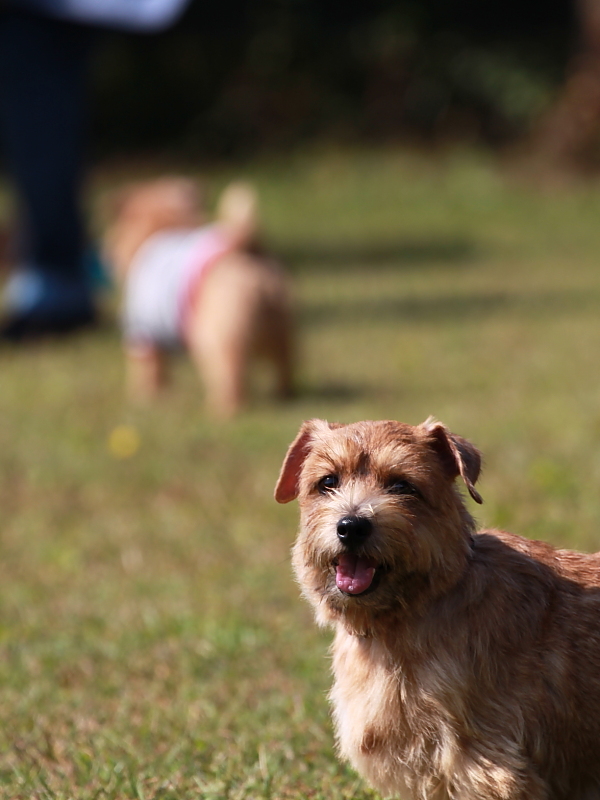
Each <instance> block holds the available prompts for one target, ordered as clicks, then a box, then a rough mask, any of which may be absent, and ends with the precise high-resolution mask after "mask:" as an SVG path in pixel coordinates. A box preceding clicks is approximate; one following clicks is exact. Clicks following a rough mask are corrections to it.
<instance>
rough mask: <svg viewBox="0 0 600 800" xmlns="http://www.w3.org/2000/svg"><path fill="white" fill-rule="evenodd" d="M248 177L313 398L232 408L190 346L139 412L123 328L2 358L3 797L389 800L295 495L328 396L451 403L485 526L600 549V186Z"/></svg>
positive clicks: (395, 161)
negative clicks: (333, 699) (285, 475)
mask: <svg viewBox="0 0 600 800" xmlns="http://www.w3.org/2000/svg"><path fill="white" fill-rule="evenodd" d="M248 175H249V177H251V178H252V179H253V180H254V181H255V182H256V183H257V185H258V187H259V189H260V192H261V196H262V198H263V204H264V217H265V226H266V229H267V232H268V234H269V237H270V240H271V242H272V244H273V246H274V248H275V249H276V250H277V251H278V252H279V253H280V254H281V257H282V259H283V260H284V261H285V262H286V263H287V264H288V265H289V269H290V271H291V272H292V274H293V276H294V281H295V287H296V295H297V312H298V320H299V326H300V337H301V367H300V375H299V384H300V390H301V392H300V395H299V397H298V399H297V400H295V401H294V402H292V403H291V404H289V405H287V406H285V407H278V406H276V405H274V404H272V403H271V402H270V401H268V400H267V399H265V398H264V397H263V398H262V400H260V401H258V402H256V403H255V405H254V406H253V407H252V408H250V409H249V411H248V412H247V413H246V414H244V415H243V416H241V417H240V418H239V419H238V420H236V421H234V422H232V423H229V424H226V425H222V424H220V425H217V424H214V423H213V422H211V421H210V420H209V419H207V417H206V416H205V414H204V412H203V409H202V402H201V393H200V391H199V389H198V385H197V380H196V377H195V375H194V374H193V372H192V370H191V368H190V366H189V365H188V364H187V363H186V362H185V361H184V360H182V361H181V362H179V363H178V364H177V365H176V370H175V372H176V375H175V382H174V385H173V387H172V388H171V389H170V391H169V393H168V394H167V395H165V396H164V397H163V398H161V399H160V400H159V401H158V402H157V403H156V404H155V405H154V406H153V407H151V408H147V409H141V410H140V409H137V410H136V409H132V408H130V407H129V406H128V405H127V404H126V402H125V401H124V399H123V392H122V379H123V375H122V359H121V354H120V345H119V338H118V335H117V333H116V332H115V330H114V329H113V328H112V327H111V326H107V327H106V328H105V329H103V330H102V331H99V332H95V333H90V334H86V335H82V336H81V337H78V338H75V339H72V340H69V341H68V342H64V343H60V344H50V343H45V344H39V345H36V346H32V347H28V348H24V349H23V350H18V351H17V350H10V349H3V350H2V351H0V419H1V420H2V423H1V425H0V476H1V477H0V521H1V523H0V536H1V539H0V541H1V548H2V549H1V557H0V681H1V692H0V711H1V714H0V720H1V726H0V797H2V798H11V800H15V799H16V798H23V799H24V800H25V799H27V800H30V799H31V798H40V799H41V798H44V799H46V798H61V800H66V799H67V798H78V799H79V798H82V799H85V800H88V798H89V799H90V800H91V798H147V799H148V798H164V799H165V800H166V799H167V798H172V800H184V799H186V798H205V799H206V800H221V799H222V798H231V800H242V799H243V800H263V799H264V800H266V799H267V798H272V799H273V800H285V799H286V798H297V799H298V800H299V799H300V798H314V800H318V799H320V798H323V799H325V798H327V800H341V799H342V798H348V799H349V798H352V800H366V799H367V798H375V797H376V795H375V794H374V793H372V792H371V791H370V790H369V789H368V788H367V787H366V786H364V785H363V784H362V783H361V782H360V780H359V779H358V778H357V777H356V776H355V775H354V774H353V773H352V771H351V770H349V769H346V768H345V767H344V766H342V765H340V764H338V762H337V761H336V758H335V755H334V750H333V741H332V732H331V727H330V723H329V718H328V710H327V701H326V691H327V686H328V684H329V676H328V657H327V647H328V641H329V637H328V635H327V634H325V633H321V632H319V631H317V629H316V628H315V626H314V625H313V623H312V620H311V616H310V613H309V611H308V609H307V608H306V607H305V605H304V604H303V602H302V601H301V600H300V599H299V597H298V589H297V587H296V586H295V584H294V582H293V580H292V577H291V571H290V563H289V549H290V545H291V543H292V539H293V536H294V531H295V528H296V524H297V509H296V508H295V507H294V504H291V505H290V506H278V505H277V504H276V503H275V502H274V501H273V500H272V491H273V486H274V483H275V480H276V477H277V473H278V470H279V467H280V464H281V461H282V458H283V455H284V453H285V449H286V447H287V445H288V443H289V442H290V441H291V439H292V438H293V436H294V435H295V433H296V431H297V428H298V426H299V424H300V422H301V421H302V420H303V419H305V418H307V417H311V416H322V417H325V418H327V419H330V420H340V421H352V420H356V419H361V418H389V417H391V418H396V419H401V420H404V421H406V422H411V423H418V422H421V421H422V420H423V419H425V417H427V416H428V415H429V414H433V415H435V416H436V417H438V418H439V419H441V420H442V421H444V422H445V423H446V424H447V425H448V426H449V427H450V428H451V429H452V430H454V431H456V432H458V433H461V434H462V435H464V436H466V437H467V438H469V439H471V440H473V441H474V442H476V443H477V444H478V445H479V446H480V447H481V449H482V450H483V452H484V455H485V459H486V466H485V471H484V473H483V476H482V479H481V481H480V483H479V485H478V488H479V489H480V491H481V493H482V495H483V497H484V500H485V504H484V506H483V507H481V508H479V507H477V508H474V509H473V510H474V513H475V514H476V516H477V518H478V519H479V520H480V522H481V523H482V524H485V525H498V526H503V527H506V528H508V529H510V530H514V531H515V532H518V533H521V534H524V535H527V536H531V537H534V538H545V539H549V540H551V541H553V542H555V543H559V544H561V545H567V546H574V547H580V548H584V549H597V548H600V492H599V488H600V187H599V186H587V187H586V186H579V187H571V188H570V189H568V190H563V191H561V192H556V193H540V192H536V191H534V190H532V189H528V188H525V187H523V186H521V185H519V184H516V183H511V182H508V181H505V180H503V178H502V177H501V175H500V173H499V172H498V171H496V170H495V169H494V168H493V166H492V165H490V164H489V163H488V162H487V161H486V160H485V159H484V158H482V157H478V156H475V155H472V154H471V155H468V154H467V155H454V156H450V157H446V158H444V159H440V160H437V161H435V162H433V161H431V160H427V159H425V158H421V157H417V156H414V155H413V156H411V155H407V154H403V153H390V152H387V153H375V152H370V153H369V152H367V153H346V154H343V153H342V154H335V155H332V154H326V155H321V154H311V155H305V156H297V157H295V158H293V159H289V160H288V161H284V160H281V161H278V162H270V163H262V164H257V165H254V166H253V167H252V168H250V169H249V170H248ZM226 178H227V175H225V174H224V173H217V174H214V175H213V176H212V178H211V180H212V181H213V183H214V185H215V186H217V185H220V184H221V183H222V182H223V181H224V180H225V179H226ZM259 388H260V387H259ZM120 425H128V426H132V427H133V428H134V429H135V430H136V431H137V433H138V435H139V448H138V449H137V451H136V452H135V453H134V454H133V455H131V457H128V458H117V457H116V456H115V454H114V453H113V451H111V448H110V446H109V442H110V441H111V439H110V437H111V433H112V432H113V431H114V429H115V428H117V427H118V426H120ZM471 505H472V504H471Z"/></svg>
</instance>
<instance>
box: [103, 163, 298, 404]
mask: <svg viewBox="0 0 600 800" xmlns="http://www.w3.org/2000/svg"><path fill="white" fill-rule="evenodd" d="M112 216H113V221H112V224H110V225H109V227H108V231H107V234H106V237H105V253H106V258H107V261H108V262H109V264H111V265H112V267H113V269H114V271H115V273H116V275H117V277H118V278H119V279H120V282H121V283H122V284H123V291H124V312H123V328H124V337H125V350H126V354H127V367H128V369H127V372H128V385H129V391H130V394H131V395H132V396H133V397H134V398H137V399H147V398H149V397H151V396H152V395H154V394H155V393H156V392H157V391H158V389H159V388H160V387H161V385H162V384H163V383H164V382H165V379H166V359H167V354H168V352H169V350H170V349H172V348H173V347H177V346H179V345H183V346H185V347H186V348H187V349H188V351H189V353H190V355H191V357H192V359H193V361H194V363H195V365H196V367H197V368H198V371H199V373H200V374H201V376H202V377H203V380H204V384H205V387H206V395H207V402H208V405H209V407H210V409H211V410H212V411H213V412H214V413H215V414H217V415H218V416H223V417H228V416H231V415H232V414H235V413H236V412H237V411H238V410H239V409H240V407H241V406H242V405H243V403H244V402H245V400H246V396H247V387H246V383H247V377H248V376H247V373H248V369H249V365H250V363H251V361H253V360H255V359H256V358H257V357H264V358H265V359H266V360H268V361H270V362H271V364H272V365H273V368H274V372H275V377H276V390H277V393H278V395H279V396H280V397H287V396H289V395H290V393H291V391H292V360H293V356H292V349H293V348H292V322H291V309H290V299H289V290H288V285H287V280H286V278H285V276H284V274H283V272H282V270H281V269H280V268H279V266H278V265H277V264H276V263H275V262H274V261H273V260H272V259H270V258H268V257H267V256H266V255H265V254H264V253H263V251H262V248H261V247H260V244H259V237H258V213H257V198H256V193H255V192H254V190H253V188H252V187H251V186H248V185H247V184H242V183H236V184H231V185H230V186H229V187H227V189H226V190H225V191H224V192H223V194H222V196H221V199H220V202H219V205H218V209H217V219H216V220H215V221H214V222H213V223H212V224H207V220H206V214H205V212H204V204H203V202H202V198H201V196H200V193H199V191H198V188H197V186H196V185H195V183H194V182H193V181H191V180H188V179H186V178H163V179H160V180H155V181H149V182H145V183H139V184H134V185H132V186H130V187H127V188H126V189H125V190H123V191H121V192H120V193H119V194H118V195H117V197H116V198H115V199H114V200H113V203H112Z"/></svg>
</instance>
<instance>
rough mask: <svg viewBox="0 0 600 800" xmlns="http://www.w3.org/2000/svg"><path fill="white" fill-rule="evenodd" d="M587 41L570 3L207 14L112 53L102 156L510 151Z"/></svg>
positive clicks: (438, 1) (105, 55) (124, 41)
mask: <svg viewBox="0 0 600 800" xmlns="http://www.w3.org/2000/svg"><path fill="white" fill-rule="evenodd" d="M593 1H594V0H590V2H593ZM572 27H573V26H572V6H571V3H570V0H546V1H545V2H544V3H542V2H541V0H528V2H526V3H523V2H522V0H487V2H486V3H481V2H480V0H455V2H452V3H449V2H448V0H418V1H417V0H370V2H369V3H365V2H364V1H363V2H359V1H358V0H349V1H348V2H345V3H342V2H339V0H222V2H221V3H219V4H208V3H206V2H202V1H201V0H195V2H192V4H191V6H190V7H189V9H188V11H187V13H186V15H185V17H184V18H183V20H182V21H181V22H180V23H179V24H178V25H177V26H176V27H175V28H174V29H172V30H170V31H168V32H166V33H164V34H161V35H159V36H156V37H152V38H149V39H145V38H141V37H134V36H123V35H121V36H111V37H110V39H109V40H108V41H107V43H106V47H105V48H104V50H103V51H102V53H101V54H100V56H99V58H98V61H97V65H96V81H95V85H96V103H95V104H94V107H95V115H94V136H93V141H94V144H95V151H96V152H97V153H115V152H118V151H125V152H131V151H134V150H139V149H140V148H143V149H148V148H161V149H162V148H165V147H172V148H174V149H176V151H177V152H178V153H188V154H190V155H194V156H197V155H198V154H205V155H207V156H231V155H232V154H244V153H248V152H255V151H256V150H260V149H265V148H270V149H273V148H278V149H282V148H285V147H288V146H289V145H292V144H296V143H299V142H302V141H306V140H308V139H313V138H315V137H326V138H329V139H332V138H333V139H335V140H340V139H341V140H348V139H358V138H360V139H365V138H368V139H375V140H379V141H380V140H382V139H390V138H398V137H406V136H410V137H421V138H423V137H428V138H432V137H433V138H440V137H442V138H443V137H448V136H452V137H462V138H464V137H468V138H469V139H484V140H486V141H491V142H504V141H507V140H508V139H510V138H511V137H513V136H515V135H518V134H520V133H522V132H523V131H524V130H526V129H527V127H528V125H529V124H530V123H531V122H532V120H534V119H535V118H536V117H537V116H538V115H539V113H540V112H541V111H542V109H543V108H544V107H546V106H548V105H549V104H550V100H551V98H552V96H553V92H554V91H555V88H556V86H558V85H559V82H560V80H561V77H562V74H563V72H564V65H565V63H566V57H567V54H568V52H569V46H570V41H571V30H572Z"/></svg>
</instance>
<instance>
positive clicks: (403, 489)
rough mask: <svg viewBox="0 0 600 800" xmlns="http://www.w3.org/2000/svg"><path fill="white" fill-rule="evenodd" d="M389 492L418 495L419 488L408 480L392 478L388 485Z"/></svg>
mask: <svg viewBox="0 0 600 800" xmlns="http://www.w3.org/2000/svg"><path fill="white" fill-rule="evenodd" d="M386 488H387V490H388V492H390V493H391V494H413V495H418V494H419V491H418V489H417V488H416V487H415V486H413V485H412V483H409V482H408V481H405V480H402V479H401V478H398V479H395V478H394V479H393V480H391V481H390V482H389V483H388V485H387V486H386Z"/></svg>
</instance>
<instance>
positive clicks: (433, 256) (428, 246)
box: [277, 238, 481, 272]
mask: <svg viewBox="0 0 600 800" xmlns="http://www.w3.org/2000/svg"><path fill="white" fill-rule="evenodd" d="M277 254H278V256H279V257H280V258H281V260H282V262H283V263H285V264H286V265H287V266H288V268H289V269H291V270H292V272H293V271H302V272H304V271H307V270H311V269H322V268H323V267H324V266H325V267H327V269H328V270H329V271H331V270H337V269H340V270H342V269H346V268H347V266H348V265H349V264H352V265H354V266H355V265H356V264H357V263H360V264H364V265H368V266H371V267H378V266H392V265H393V266H396V267H398V268H406V267H409V268H410V267H422V266H423V265H425V264H429V263H430V264H436V265H439V264H440V263H442V264H443V263H447V264H449V265H450V264H452V265H456V264H459V263H461V262H462V263H467V262H470V261H473V260H474V258H475V256H480V255H481V253H480V252H479V250H478V248H476V246H475V245H474V243H473V242H470V241H468V240H466V239H459V238H447V239H437V240H436V239H405V238H402V239H398V240H397V241H384V242H378V243H376V244H368V243H365V242H357V243H355V244H354V243H352V242H348V241H343V242H340V241H337V242H314V243H312V244H307V243H302V244H298V245H288V246H283V247H280V248H277Z"/></svg>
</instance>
